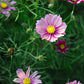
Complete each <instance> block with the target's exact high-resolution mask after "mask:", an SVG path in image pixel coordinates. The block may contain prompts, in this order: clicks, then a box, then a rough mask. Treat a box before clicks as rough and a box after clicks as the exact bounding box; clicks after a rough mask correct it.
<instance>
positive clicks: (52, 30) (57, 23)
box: [36, 14, 67, 42]
mask: <svg viewBox="0 0 84 84" xmlns="http://www.w3.org/2000/svg"><path fill="white" fill-rule="evenodd" d="M66 27H67V25H66V23H65V22H62V18H61V17H60V15H59V16H58V15H53V14H47V15H46V16H45V18H41V20H38V21H37V23H36V31H37V32H38V33H39V34H40V35H41V38H42V39H46V40H48V41H50V42H55V41H56V40H58V38H59V37H61V36H64V35H65V30H66Z"/></svg>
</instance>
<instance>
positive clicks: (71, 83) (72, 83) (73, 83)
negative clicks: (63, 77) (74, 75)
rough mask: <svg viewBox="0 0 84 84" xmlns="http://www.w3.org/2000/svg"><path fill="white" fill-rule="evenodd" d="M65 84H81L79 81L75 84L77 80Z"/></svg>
mask: <svg viewBox="0 0 84 84" xmlns="http://www.w3.org/2000/svg"><path fill="white" fill-rule="evenodd" d="M66 84H82V83H80V81H78V83H77V80H74V81H73V82H70V83H66Z"/></svg>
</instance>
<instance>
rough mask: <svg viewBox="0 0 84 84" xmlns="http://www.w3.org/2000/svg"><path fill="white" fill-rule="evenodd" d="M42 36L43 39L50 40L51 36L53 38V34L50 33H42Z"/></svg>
mask: <svg viewBox="0 0 84 84" xmlns="http://www.w3.org/2000/svg"><path fill="white" fill-rule="evenodd" d="M41 38H42V39H47V40H50V38H51V35H50V34H46V33H45V34H43V35H41Z"/></svg>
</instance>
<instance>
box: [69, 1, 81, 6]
mask: <svg viewBox="0 0 84 84" xmlns="http://www.w3.org/2000/svg"><path fill="white" fill-rule="evenodd" d="M81 1H82V0H68V2H70V3H74V4H76V5H77V4H79V3H80V2H81Z"/></svg>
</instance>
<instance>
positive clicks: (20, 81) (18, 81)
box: [13, 78, 22, 83]
mask: <svg viewBox="0 0 84 84" xmlns="http://www.w3.org/2000/svg"><path fill="white" fill-rule="evenodd" d="M13 81H14V82H16V83H22V80H21V79H19V78H15V79H14V80H13Z"/></svg>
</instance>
